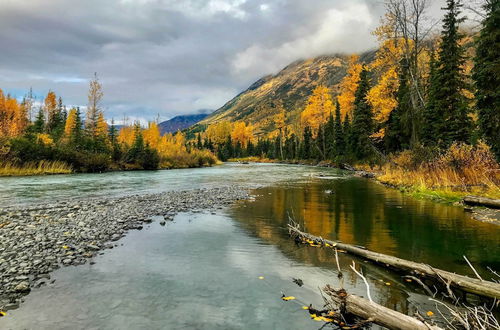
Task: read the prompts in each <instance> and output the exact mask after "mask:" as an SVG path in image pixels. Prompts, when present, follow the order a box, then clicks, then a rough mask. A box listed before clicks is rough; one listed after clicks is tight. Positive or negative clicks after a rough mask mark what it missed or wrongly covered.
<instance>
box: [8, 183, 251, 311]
mask: <svg viewBox="0 0 500 330" xmlns="http://www.w3.org/2000/svg"><path fill="white" fill-rule="evenodd" d="M247 197H248V193H247V192H246V190H245V189H243V188H241V187H236V186H234V187H223V188H211V189H197V190H187V191H178V192H165V193H160V194H151V195H142V196H138V195H134V196H127V197H121V198H108V199H87V200H81V201H69V200H67V201H60V202H56V203H51V204H43V205H34V206H28V207H8V208H3V209H0V284H1V285H0V311H6V310H9V309H15V308H17V307H18V306H19V304H20V303H21V302H22V297H23V296H24V295H26V294H28V293H29V292H30V290H31V289H32V288H36V287H40V286H42V285H45V284H47V283H49V282H50V281H51V277H50V273H51V272H52V271H53V270H55V269H58V268H59V267H61V266H71V265H73V266H76V265H81V264H84V263H86V262H92V261H91V260H92V257H94V256H95V255H97V254H100V253H102V251H101V250H105V249H110V248H113V247H115V246H117V243H116V241H118V240H119V239H120V238H122V237H123V236H125V235H126V233H127V231H129V230H132V229H138V230H140V229H142V228H143V226H144V225H145V224H148V223H150V222H152V221H153V219H152V217H155V216H158V217H159V218H158V221H160V224H161V225H164V224H165V222H166V221H170V220H172V219H173V217H174V215H175V214H177V213H179V212H186V211H196V210H204V211H211V210H212V211H213V210H215V209H219V208H222V207H223V206H224V205H228V204H230V203H232V202H234V201H236V200H240V199H244V198H247Z"/></svg>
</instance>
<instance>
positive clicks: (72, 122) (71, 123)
mask: <svg viewBox="0 0 500 330" xmlns="http://www.w3.org/2000/svg"><path fill="white" fill-rule="evenodd" d="M76 116H77V112H76V109H75V108H73V109H71V110H69V113H68V118H67V119H66V124H65V125H64V136H65V137H70V136H71V133H72V132H73V130H74V129H75V127H76V121H77V118H76Z"/></svg>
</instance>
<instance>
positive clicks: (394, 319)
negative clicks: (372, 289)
mask: <svg viewBox="0 0 500 330" xmlns="http://www.w3.org/2000/svg"><path fill="white" fill-rule="evenodd" d="M323 291H324V292H325V293H326V294H327V295H328V296H329V297H330V299H331V301H330V302H329V303H330V304H331V303H333V304H335V305H337V306H341V309H344V310H345V312H347V313H350V314H353V315H356V316H358V317H360V318H362V319H365V320H369V321H370V322H372V323H375V324H378V325H380V326H383V327H386V328H389V329H400V330H442V328H440V327H438V326H435V325H431V324H428V323H425V322H424V321H421V320H417V319H416V318H414V317H411V316H408V315H406V314H403V313H400V312H397V311H394V310H392V309H389V308H387V307H384V306H381V305H379V304H377V303H374V302H373V301H369V300H367V299H364V298H361V297H358V296H356V295H353V294H347V293H346V292H345V291H344V290H335V289H333V288H332V287H330V286H329V285H327V286H326V287H325V288H324V289H323Z"/></svg>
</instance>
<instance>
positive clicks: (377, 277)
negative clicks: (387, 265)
mask: <svg viewBox="0 0 500 330" xmlns="http://www.w3.org/2000/svg"><path fill="white" fill-rule="evenodd" d="M236 184H237V185H243V186H246V187H248V188H249V189H251V191H252V195H253V198H252V199H250V200H245V201H240V202H238V203H236V204H235V205H233V206H231V207H229V208H227V209H221V210H220V211H219V212H200V213H181V214H178V215H177V216H176V217H175V219H174V221H173V222H170V223H168V224H167V225H166V226H165V227H162V226H160V225H159V224H158V221H156V222H153V223H152V224H151V225H150V226H149V227H147V228H145V230H142V231H131V232H129V234H128V235H127V237H125V238H124V239H122V240H120V241H119V242H118V243H119V245H120V246H119V247H117V248H114V249H112V250H107V251H105V252H104V253H103V254H102V255H99V256H97V257H96V258H95V259H94V261H95V264H92V265H91V264H89V263H87V264H85V265H82V266H77V267H64V268H61V269H59V270H57V271H56V272H54V273H53V274H52V275H53V276H52V277H53V279H55V282H54V283H53V284H49V285H48V286H44V287H41V288H39V289H34V290H33V291H32V292H31V293H30V294H29V295H28V296H26V297H25V302H24V303H23V304H21V307H20V308H19V309H17V310H12V311H9V312H8V315H7V316H6V317H3V318H2V319H0V328H2V329H4V328H5V329H318V328H319V327H320V326H321V323H319V322H316V321H313V320H311V319H310V318H309V317H308V315H307V311H304V310H303V309H302V306H304V305H308V304H310V303H312V304H314V306H316V307H320V306H321V302H322V299H321V297H320V295H319V290H318V287H322V286H324V285H325V284H327V283H330V284H333V285H334V286H337V285H338V284H339V280H338V278H337V271H336V264H335V262H334V258H333V255H332V252H331V251H328V250H324V249H318V248H314V247H308V246H296V245H295V244H294V242H293V241H291V240H290V239H288V237H287V235H286V230H285V227H286V222H287V219H288V217H289V216H291V217H293V218H294V219H295V220H296V221H299V222H300V223H302V224H303V225H304V227H305V229H306V230H307V231H308V232H310V233H312V234H314V235H319V236H322V237H325V238H331V239H336V240H341V241H343V242H345V243H353V244H358V245H362V246H365V247H367V248H368V249H371V250H374V251H377V252H382V253H386V254H390V255H394V256H398V257H402V258H406V259H411V260H414V261H418V262H425V263H428V264H430V265H433V266H436V267H439V268H441V269H446V270H450V271H454V272H458V273H462V274H466V275H472V272H471V270H470V269H469V268H468V266H467V265H466V263H465V261H464V259H463V257H462V256H463V255H466V256H467V257H468V258H469V260H470V261H471V262H472V263H473V264H474V265H475V267H476V268H477V269H478V271H479V272H480V273H481V274H482V275H483V276H485V277H487V278H489V277H488V271H487V267H488V266H489V267H492V268H493V269H497V270H498V269H499V268H500V227H499V226H496V225H493V224H489V223H483V222H478V221H475V220H473V219H471V217H470V215H469V214H468V213H466V212H464V210H463V209H462V208H460V207H456V206H451V205H444V204H437V203H434V202H431V201H425V200H417V199H414V198H411V197H409V196H405V195H403V194H401V193H400V192H398V191H396V190H394V189H389V188H386V187H384V186H382V185H380V184H378V183H376V182H374V181H371V180H367V179H363V178H357V177H353V176H351V175H350V173H349V172H345V171H341V170H337V169H327V168H318V167H307V166H293V165H274V164H250V165H243V164H225V165H221V166H216V167H213V168H203V169H186V170H171V171H155V172H146V171H144V172H142V171H141V172H114V173H105V174H75V175H57V176H45V177H23V178H0V187H1V189H0V203H1V205H4V206H6V205H26V204H33V203H44V202H48V201H54V200H61V199H75V198H77V199H80V198H89V197H92V198H100V197H101V198H105V197H109V196H122V195H128V194H147V193H155V192H161V191H171V190H174V191H175V190H187V189H196V188H204V187H206V188H210V187H218V186H223V185H236ZM340 257H341V258H340V263H341V266H342V268H343V270H344V275H345V276H344V286H345V288H346V289H347V290H348V291H349V292H352V293H356V294H360V295H363V296H366V289H365V285H364V283H363V282H362V280H360V278H359V277H357V276H356V275H355V274H354V273H353V272H351V271H349V270H348V269H349V267H348V265H350V263H351V262H352V259H351V258H349V257H348V256H346V255H343V254H341V256H340ZM356 262H357V264H358V268H359V267H361V268H362V269H363V272H364V274H365V275H366V277H367V278H368V281H369V283H370V286H371V293H372V297H373V298H374V300H376V301H377V302H379V303H381V304H383V305H385V306H387V307H390V308H393V309H397V310H399V311H402V312H405V313H409V314H412V313H413V312H414V311H415V310H416V309H419V310H421V311H423V312H424V313H425V312H426V311H429V310H435V307H434V305H433V304H432V303H431V302H430V301H428V299H427V297H426V296H425V295H424V294H423V292H422V290H421V289H420V288H419V287H418V286H417V285H415V284H414V283H407V282H405V281H403V280H402V279H401V277H400V276H399V275H397V274H394V273H392V272H389V271H386V270H384V269H382V268H380V267H377V266H373V265H371V264H368V263H363V262H361V261H359V260H358V261H356ZM261 276H262V277H264V279H259V277H261ZM293 278H300V279H302V280H303V281H304V286H303V287H299V286H297V285H296V284H294V283H293V282H292V279H293ZM282 293H284V294H286V295H292V296H295V297H296V298H297V299H296V300H291V301H287V302H285V301H282V300H281V299H280V297H281V295H282Z"/></svg>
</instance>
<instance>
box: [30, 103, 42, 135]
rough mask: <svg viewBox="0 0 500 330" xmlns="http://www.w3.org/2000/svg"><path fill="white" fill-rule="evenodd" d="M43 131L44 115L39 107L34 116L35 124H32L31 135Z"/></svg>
mask: <svg viewBox="0 0 500 330" xmlns="http://www.w3.org/2000/svg"><path fill="white" fill-rule="evenodd" d="M44 129H45V115H44V113H43V109H42V108H41V107H40V110H38V114H37V115H36V119H35V122H34V123H33V128H32V131H33V133H43V132H44Z"/></svg>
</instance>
